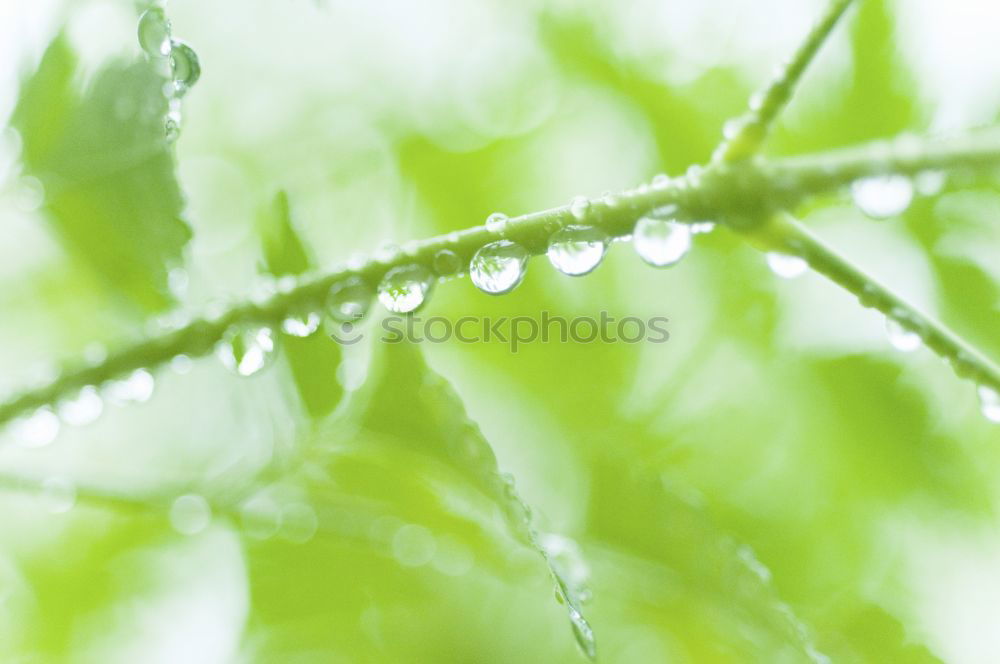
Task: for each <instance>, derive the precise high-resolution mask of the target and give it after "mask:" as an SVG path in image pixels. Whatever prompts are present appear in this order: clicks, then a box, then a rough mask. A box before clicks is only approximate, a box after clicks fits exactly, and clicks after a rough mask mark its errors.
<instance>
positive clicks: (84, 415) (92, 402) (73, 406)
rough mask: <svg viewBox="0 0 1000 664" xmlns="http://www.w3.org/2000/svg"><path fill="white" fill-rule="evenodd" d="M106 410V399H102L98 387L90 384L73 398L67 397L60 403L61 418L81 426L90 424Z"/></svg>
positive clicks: (68, 422) (71, 424)
mask: <svg viewBox="0 0 1000 664" xmlns="http://www.w3.org/2000/svg"><path fill="white" fill-rule="evenodd" d="M103 410H104V400H103V399H101V395H100V393H99V392H98V391H97V388H95V387H93V386H91V385H88V386H87V387H85V388H83V389H82V390H80V392H79V393H78V394H77V395H76V396H75V397H73V398H72V399H67V400H65V401H62V402H61V403H60V404H59V409H58V412H59V419H61V420H62V421H63V422H65V423H66V424H69V425H70V426H75V427H81V426H84V425H86V424H90V423H91V422H93V421H94V420H96V419H97V418H98V417H100V416H101V412H102V411H103Z"/></svg>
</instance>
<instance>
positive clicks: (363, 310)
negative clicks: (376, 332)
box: [326, 277, 375, 323]
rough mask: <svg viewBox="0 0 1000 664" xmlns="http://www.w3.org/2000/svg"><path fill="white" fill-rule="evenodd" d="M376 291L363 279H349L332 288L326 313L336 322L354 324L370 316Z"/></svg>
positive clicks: (327, 300) (327, 301)
mask: <svg viewBox="0 0 1000 664" xmlns="http://www.w3.org/2000/svg"><path fill="white" fill-rule="evenodd" d="M374 299H375V291H373V290H372V288H371V286H369V285H368V284H367V283H365V281H364V280H363V279H360V278H359V277H349V278H347V279H345V280H343V281H340V282H337V283H335V284H334V285H333V286H331V287H330V291H329V292H328V293H327V296H326V311H327V313H328V314H329V315H330V317H331V318H333V319H334V320H335V321H338V322H341V323H347V322H354V321H357V320H360V319H362V318H364V317H365V316H367V315H368V312H369V311H370V310H371V306H372V300H374Z"/></svg>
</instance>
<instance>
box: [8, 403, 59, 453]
mask: <svg viewBox="0 0 1000 664" xmlns="http://www.w3.org/2000/svg"><path fill="white" fill-rule="evenodd" d="M9 431H10V433H11V435H12V436H13V437H14V441H15V442H16V443H17V444H18V445H21V446H22V447H45V446H46V445H48V444H49V443H51V442H52V441H54V440H55V439H56V436H58V435H59V418H58V417H56V414H55V413H53V412H52V409H51V408H49V407H47V406H43V407H41V408H39V409H38V410H36V411H35V412H34V413H32V414H30V415H27V416H25V417H22V418H21V419H19V420H14V422H12V423H11V425H10V429H9Z"/></svg>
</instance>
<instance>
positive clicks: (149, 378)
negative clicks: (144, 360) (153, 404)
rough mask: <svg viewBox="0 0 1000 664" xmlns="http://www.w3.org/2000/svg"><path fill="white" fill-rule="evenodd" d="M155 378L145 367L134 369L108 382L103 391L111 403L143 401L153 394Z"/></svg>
mask: <svg viewBox="0 0 1000 664" xmlns="http://www.w3.org/2000/svg"><path fill="white" fill-rule="evenodd" d="M154 389H156V380H155V379H154V378H153V374H151V373H149V372H148V371H146V370H145V369H136V370H135V371H133V372H132V373H130V374H129V375H128V376H127V377H125V378H123V379H121V380H115V381H111V382H110V383H108V384H107V385H106V386H105V388H104V392H105V394H106V395H107V397H108V399H110V400H111V401H112V402H113V403H117V404H126V403H145V402H146V401H149V399H150V398H151V397H152V396H153V390H154Z"/></svg>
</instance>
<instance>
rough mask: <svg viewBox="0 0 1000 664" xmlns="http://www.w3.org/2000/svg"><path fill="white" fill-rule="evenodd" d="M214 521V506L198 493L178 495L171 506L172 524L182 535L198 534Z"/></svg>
mask: <svg viewBox="0 0 1000 664" xmlns="http://www.w3.org/2000/svg"><path fill="white" fill-rule="evenodd" d="M211 522H212V507H211V506H210V505H209V504H208V501H207V500H205V499H204V498H203V497H201V496H199V495H198V494H194V493H189V494H186V495H183V496H178V497H177V498H176V499H175V500H174V502H173V504H172V505H171V506H170V525H171V526H172V527H173V529H174V530H176V531H177V532H178V533H180V534H181V535H197V534H198V533H200V532H201V531H203V530H205V528H207V527H208V524H210V523H211Z"/></svg>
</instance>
